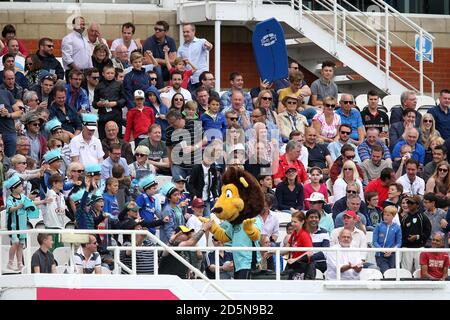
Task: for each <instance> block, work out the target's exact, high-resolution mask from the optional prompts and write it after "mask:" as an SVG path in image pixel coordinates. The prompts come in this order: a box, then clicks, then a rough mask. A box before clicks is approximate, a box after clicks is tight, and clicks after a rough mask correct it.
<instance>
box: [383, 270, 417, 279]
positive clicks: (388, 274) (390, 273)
mask: <svg viewBox="0 0 450 320" xmlns="http://www.w3.org/2000/svg"><path fill="white" fill-rule="evenodd" d="M398 272H399V276H400V278H412V274H411V272H409V271H408V270H406V269H399V270H398ZM384 278H385V279H396V278H397V270H396V269H388V270H386V271H385V272H384Z"/></svg>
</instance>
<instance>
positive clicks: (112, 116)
mask: <svg viewBox="0 0 450 320" xmlns="http://www.w3.org/2000/svg"><path fill="white" fill-rule="evenodd" d="M100 99H105V100H109V101H117V106H115V107H113V108H111V111H110V112H107V111H106V108H104V107H98V106H97V102H99V101H100ZM123 106H125V96H124V93H123V86H122V84H121V83H120V82H119V81H116V80H109V81H108V80H102V81H101V82H100V83H99V84H98V86H97V87H96V88H95V91H94V100H92V107H94V108H95V109H98V116H99V121H102V122H107V121H110V120H120V119H121V118H122V108H123Z"/></svg>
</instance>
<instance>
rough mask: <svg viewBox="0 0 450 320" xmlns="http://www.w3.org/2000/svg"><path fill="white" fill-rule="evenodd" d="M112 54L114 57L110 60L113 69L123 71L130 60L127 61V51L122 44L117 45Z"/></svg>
mask: <svg viewBox="0 0 450 320" xmlns="http://www.w3.org/2000/svg"><path fill="white" fill-rule="evenodd" d="M114 54H115V55H116V56H115V57H114V58H112V59H111V60H112V62H113V65H114V68H119V69H122V70H125V69H126V68H128V67H129V66H130V60H129V59H128V49H127V47H126V46H125V45H124V44H119V45H118V46H117V47H116V51H114Z"/></svg>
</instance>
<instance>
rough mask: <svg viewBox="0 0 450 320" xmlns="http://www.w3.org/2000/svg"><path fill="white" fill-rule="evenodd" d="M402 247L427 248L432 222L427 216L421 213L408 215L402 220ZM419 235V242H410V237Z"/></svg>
mask: <svg viewBox="0 0 450 320" xmlns="http://www.w3.org/2000/svg"><path fill="white" fill-rule="evenodd" d="M401 224H402V240H403V241H402V242H403V244H402V247H406V248H420V247H423V246H425V243H427V240H428V238H430V235H431V222H430V220H429V219H428V218H427V216H426V215H425V214H424V213H423V212H421V211H419V212H418V213H417V214H414V215H412V214H409V213H408V214H407V215H406V216H404V217H403V219H402V222H401ZM410 235H419V240H414V241H412V242H411V241H408V240H407V239H408V236H410Z"/></svg>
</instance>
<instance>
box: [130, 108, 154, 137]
mask: <svg viewBox="0 0 450 320" xmlns="http://www.w3.org/2000/svg"><path fill="white" fill-rule="evenodd" d="M154 123H155V113H154V112H153V109H152V108H150V107H147V106H144V109H142V110H139V109H138V108H137V107H135V108H132V109H130V110H128V112H127V126H126V129H125V137H124V140H125V141H127V142H130V140H131V137H133V139H136V138H138V137H139V136H140V135H141V134H144V135H147V134H148V127H150V126H151V125H152V124H154Z"/></svg>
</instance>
